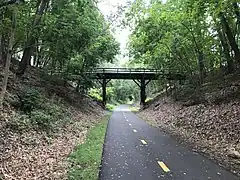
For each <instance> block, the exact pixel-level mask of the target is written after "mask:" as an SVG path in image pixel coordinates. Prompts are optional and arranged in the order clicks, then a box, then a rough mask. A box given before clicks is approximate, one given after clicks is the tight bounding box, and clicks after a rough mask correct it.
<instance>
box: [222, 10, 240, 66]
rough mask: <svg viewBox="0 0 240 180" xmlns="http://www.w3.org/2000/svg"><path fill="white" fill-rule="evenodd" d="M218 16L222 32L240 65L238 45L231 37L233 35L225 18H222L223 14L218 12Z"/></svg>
mask: <svg viewBox="0 0 240 180" xmlns="http://www.w3.org/2000/svg"><path fill="white" fill-rule="evenodd" d="M219 16H220V20H221V24H222V28H223V31H224V33H225V34H226V36H227V39H228V42H229V44H230V46H231V48H232V50H233V51H234V54H235V60H236V62H237V63H238V64H239V65H240V51H239V48H238V45H237V43H236V40H235V38H234V36H233V33H232V31H231V28H230V26H229V24H228V22H227V19H226V17H225V16H224V14H223V13H222V12H220V14H219Z"/></svg>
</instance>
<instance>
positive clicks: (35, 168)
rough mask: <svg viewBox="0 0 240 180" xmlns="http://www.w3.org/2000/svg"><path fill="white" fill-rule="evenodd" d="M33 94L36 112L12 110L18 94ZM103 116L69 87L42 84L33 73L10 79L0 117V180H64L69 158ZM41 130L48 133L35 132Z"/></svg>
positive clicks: (45, 82)
mask: <svg viewBox="0 0 240 180" xmlns="http://www.w3.org/2000/svg"><path fill="white" fill-rule="evenodd" d="M0 77H1V78H2V77H3V75H2V74H0ZM32 88H34V89H38V91H39V92H40V96H39V97H41V98H42V99H38V100H39V101H40V103H39V104H40V105H39V107H37V108H35V109H33V111H32V112H31V113H29V112H28V113H26V112H23V111H22V110H20V109H19V107H17V108H16V101H19V99H18V96H19V93H21V91H22V89H25V90H26V89H27V90H29V89H32ZM30 95H31V94H30ZM24 97H25V98H26V96H24ZM30 97H31V96H30ZM27 98H29V96H27ZM30 100H35V99H31V98H30ZM24 103H25V104H26V102H25V101H24ZM27 105H28V104H27ZM27 107H28V106H27ZM29 107H30V106H29ZM103 115H104V112H103V109H102V108H101V107H100V106H99V105H98V103H97V102H93V101H92V100H91V99H89V98H88V97H86V96H83V95H80V94H78V93H76V92H75V91H74V89H73V88H72V87H71V86H70V85H66V84H64V83H57V82H56V81H50V80H49V78H48V77H45V78H43V77H42V74H41V73H39V72H38V71H37V70H34V69H32V70H31V73H30V74H27V75H26V76H25V77H22V78H21V79H15V78H14V76H13V74H10V81H9V85H8V92H7V95H6V102H5V103H4V109H3V110H2V111H1V112H0V179H1V178H2V179H9V180H10V179H11V180H12V179H67V171H68V166H69V164H68V161H67V157H68V155H69V154H70V153H71V152H72V151H73V150H74V148H75V146H76V145H77V144H80V143H83V141H84V138H85V134H86V132H87V130H88V129H89V128H90V127H91V126H92V125H94V124H95V123H97V122H98V121H100V120H101V119H102V117H103ZM34 123H36V124H34ZM40 125H41V126H40ZM46 125H51V131H49V129H47V130H43V129H40V128H38V127H42V128H48V127H45V126H46Z"/></svg>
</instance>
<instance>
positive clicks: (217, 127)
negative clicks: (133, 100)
mask: <svg viewBox="0 0 240 180" xmlns="http://www.w3.org/2000/svg"><path fill="white" fill-rule="evenodd" d="M239 84H240V83H239V82H236V81H235V82H234V83H232V85H229V84H228V86H227V87H224V88H217V89H218V91H217V90H216V89H215V90H212V92H206V93H205V92H204V91H202V93H201V97H204V98H202V99H204V100H201V101H198V102H200V103H192V102H193V101H192V100H190V101H191V103H189V102H190V101H189V100H188V101H176V100H173V99H172V98H169V97H159V98H157V99H155V100H154V101H153V102H152V103H151V104H150V105H149V106H148V108H146V109H145V110H143V111H141V112H140V113H139V115H140V116H141V117H143V118H144V119H147V120H148V122H149V123H150V124H152V125H153V126H156V127H159V128H160V129H161V130H164V131H166V132H167V133H170V134H172V135H173V136H175V137H176V138H177V139H179V140H180V141H183V142H185V143H186V144H187V145H189V146H190V147H191V148H192V149H194V150H195V151H199V152H202V153H204V154H205V155H206V156H208V157H210V158H211V159H213V160H215V161H217V162H218V163H219V164H221V165H223V166H225V167H226V168H228V169H229V170H231V171H232V172H234V173H236V174H238V175H240V100H239V97H238V96H236V94H238V95H239V92H240V88H239V87H240V86H239ZM204 94H205V96H204ZM192 95H193V94H189V97H190V96H192ZM209 97H211V98H209ZM234 97H235V98H234ZM185 99H187V98H185ZM193 104H195V105H193Z"/></svg>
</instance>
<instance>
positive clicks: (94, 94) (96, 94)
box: [88, 88, 102, 101]
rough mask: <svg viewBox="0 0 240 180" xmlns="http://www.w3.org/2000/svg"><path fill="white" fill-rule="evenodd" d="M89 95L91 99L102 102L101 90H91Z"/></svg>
mask: <svg viewBox="0 0 240 180" xmlns="http://www.w3.org/2000/svg"><path fill="white" fill-rule="evenodd" d="M88 95H89V96H90V97H92V98H94V99H96V100H98V101H102V97H101V92H100V89H97V88H91V89H90V90H89V91H88Z"/></svg>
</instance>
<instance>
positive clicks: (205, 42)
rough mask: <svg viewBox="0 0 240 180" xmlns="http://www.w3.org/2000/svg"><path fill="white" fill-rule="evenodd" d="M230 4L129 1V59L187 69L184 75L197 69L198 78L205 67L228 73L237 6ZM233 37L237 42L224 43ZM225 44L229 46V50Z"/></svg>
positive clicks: (185, 0)
mask: <svg viewBox="0 0 240 180" xmlns="http://www.w3.org/2000/svg"><path fill="white" fill-rule="evenodd" d="M235 7H237V9H236V8H235V10H233V9H234V6H233V3H232V2H230V1H225V0H220V1H205V0H197V1H193V0H180V1H175V0H168V1H167V2H166V3H162V2H161V1H159V0H154V1H151V2H149V4H148V5H146V3H145V1H142V0H137V1H135V2H134V3H133V4H132V6H131V8H130V10H129V12H128V13H127V17H126V22H128V25H130V26H131V27H132V28H133V31H132V34H131V36H130V42H129V51H130V56H131V64H132V65H133V66H136V65H138V64H139V65H141V66H145V67H154V68H158V69H161V70H166V69H169V70H170V72H171V71H173V72H175V71H178V72H187V75H188V76H195V75H198V74H199V75H200V83H202V79H201V78H203V77H205V75H206V72H211V71H214V70H219V69H222V70H224V69H228V71H229V72H230V70H231V62H232V63H233V64H234V66H235V67H237V66H239V62H240V53H239V47H240V44H239V43H240V42H239V41H237V39H239V35H240V31H239V23H238V22H239V17H237V14H238V13H239V5H235ZM234 12H235V13H236V14H234ZM223 18H225V19H226V21H223ZM226 26H229V29H227V30H226ZM236 28H237V29H238V31H236ZM231 33H233V38H232V39H231V37H230V35H229V34H231ZM234 39H235V40H236V42H237V44H236V45H235V46H234V45H230V44H234ZM224 42H225V44H224ZM228 43H229V44H228ZM230 49H232V50H234V49H235V50H234V52H235V55H233V54H231V52H230V51H229V50H230ZM237 49H238V50H237ZM234 59H235V60H234ZM237 59H238V60H237ZM196 77H199V76H196ZM195 81H198V80H195Z"/></svg>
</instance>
